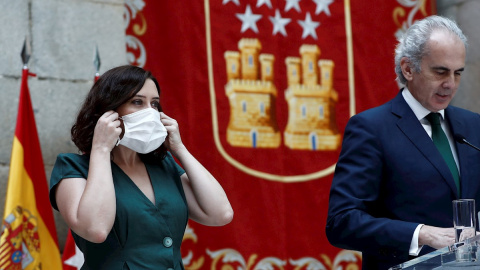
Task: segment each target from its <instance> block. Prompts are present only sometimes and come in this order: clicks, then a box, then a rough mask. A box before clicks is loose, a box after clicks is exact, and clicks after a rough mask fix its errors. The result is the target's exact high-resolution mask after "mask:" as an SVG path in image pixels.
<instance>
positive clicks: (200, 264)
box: [125, 0, 435, 269]
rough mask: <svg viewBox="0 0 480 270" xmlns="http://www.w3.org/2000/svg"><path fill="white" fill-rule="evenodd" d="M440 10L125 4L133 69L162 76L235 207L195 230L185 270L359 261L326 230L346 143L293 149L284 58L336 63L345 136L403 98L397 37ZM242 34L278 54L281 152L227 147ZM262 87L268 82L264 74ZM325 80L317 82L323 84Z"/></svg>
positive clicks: (330, 0)
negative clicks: (314, 57)
mask: <svg viewBox="0 0 480 270" xmlns="http://www.w3.org/2000/svg"><path fill="white" fill-rule="evenodd" d="M434 2H435V1H433V0H423V1H422V0H418V1H405V0H397V1H393V0H389V1H385V0H376V1H351V2H350V1H349V0H344V1H342V0H203V1H200V0H197V1H154V0H145V1H127V4H126V7H127V8H126V13H125V14H126V20H127V29H126V31H127V52H128V56H129V62H130V63H132V64H135V65H139V66H143V67H144V68H146V69H148V70H150V71H152V72H153V74H154V75H155V76H156V77H157V79H158V80H159V83H160V86H161V88H162V89H161V104H162V107H163V109H164V112H165V113H166V114H167V115H169V116H171V117H173V118H175V119H176V120H177V121H178V122H179V125H180V131H181V134H182V139H183V141H184V143H185V145H186V146H187V148H188V149H189V150H190V151H191V152H192V153H193V154H194V155H195V156H196V157H197V159H199V160H200V162H201V163H202V164H203V165H204V166H205V167H206V168H207V169H208V170H209V171H210V172H212V174H213V175H214V176H215V177H216V178H217V179H218V180H219V181H220V183H221V184H222V186H223V187H224V189H225V191H226V192H227V195H228V197H229V199H230V202H231V203H232V206H233V208H234V211H235V216H234V219H233V221H232V223H230V224H228V225H227V226H224V227H218V228H212V227H205V226H202V225H200V224H197V223H195V222H193V221H190V222H189V227H188V229H187V232H186V235H185V239H184V243H183V246H182V254H183V257H184V263H185V266H186V268H187V269H217V268H218V269H220V268H221V267H227V266H228V267H234V268H235V269H237V267H240V269H268V267H272V268H271V269H307V267H311V269H334V268H335V267H336V266H338V265H342V266H344V267H345V266H347V265H349V266H355V265H360V263H361V257H360V254H359V253H355V252H349V251H342V250H340V249H338V248H335V247H332V246H331V245H330V244H329V243H328V241H327V239H326V236H325V232H324V228H325V223H326V216H327V205H328V194H329V189H330V184H331V180H332V171H333V168H334V164H335V162H336V159H337V158H338V155H339V151H340V146H339V145H337V146H335V147H333V149H329V150H322V149H320V150H319V149H316V150H312V149H299V148H295V147H293V148H292V147H289V146H287V143H286V136H285V133H284V131H285V130H286V127H287V123H288V121H289V117H290V113H291V111H292V110H293V108H292V107H289V103H288V100H287V98H286V90H287V88H288V87H289V85H288V83H287V71H288V70H287V66H286V64H285V59H287V58H289V57H297V58H300V57H301V54H300V47H301V46H302V45H308V46H310V48H311V47H315V46H317V48H318V49H319V51H320V55H319V59H328V60H331V61H333V63H334V69H333V74H330V75H332V83H333V89H331V90H330V93H332V92H333V93H334V94H332V96H335V97H337V98H338V99H335V98H333V99H330V103H329V104H330V105H331V106H330V107H328V106H327V107H326V108H325V110H326V111H327V114H328V115H330V116H331V117H330V118H328V123H329V124H330V127H332V126H333V128H330V131H332V130H333V133H336V134H338V136H339V137H337V138H340V139H341V138H342V134H343V130H344V128H345V125H346V123H347V121H348V119H349V117H350V116H351V115H353V114H355V113H358V112H360V111H363V110H366V109H368V108H371V107H373V106H377V105H379V104H381V103H384V102H386V101H387V100H389V99H391V98H392V97H393V96H395V95H396V93H397V92H398V86H397V83H396V82H395V74H394V64H393V53H394V47H395V44H396V37H395V35H397V34H398V33H401V32H402V31H403V30H404V29H405V28H407V27H408V26H409V25H410V24H411V23H412V21H413V20H416V19H418V18H421V17H424V16H426V15H429V14H432V13H434V8H435V7H434V4H433V3H434ZM275 19H283V20H277V22H276V23H275ZM305 25H307V26H305ZM243 38H250V39H254V40H255V42H257V44H261V45H260V46H259V47H257V48H261V49H260V50H259V53H260V54H269V55H273V58H274V62H273V64H272V66H271V68H272V70H273V79H272V80H271V82H272V84H273V85H274V86H275V89H276V90H275V91H274V94H272V95H270V96H269V98H270V99H269V100H270V102H271V104H270V105H268V106H267V109H268V111H267V114H268V113H270V114H268V116H269V117H270V124H271V123H273V126H276V129H277V134H279V136H280V138H281V139H280V143H279V145H277V146H275V147H270V148H265V147H261V146H260V147H258V146H257V147H254V146H238V145H234V144H232V143H231V142H230V141H229V140H227V133H228V131H227V130H228V129H229V127H230V126H229V124H230V122H231V121H233V120H232V118H231V117H233V116H232V115H234V114H235V113H236V112H235V111H234V110H233V109H232V108H231V104H230V103H229V96H227V93H226V90H225V85H226V84H227V83H228V82H229V79H228V77H227V68H228V66H227V65H226V60H225V52H227V51H228V52H240V50H239V42H240V40H241V39H243ZM247 43H248V42H247ZM237 68H238V66H237ZM259 70H260V69H259V68H257V69H256V71H257V72H258V73H261V72H260V71H259ZM303 72H305V71H303ZM240 77H241V75H240ZM243 79H244V80H243V82H241V83H245V84H246V85H248V82H247V80H245V78H243ZM241 80H242V78H240V81H241ZM254 81H255V82H256V83H257V84H260V85H263V84H262V83H264V81H263V82H262V79H261V78H260V75H258V78H256V79H254ZM301 83H304V81H301ZM253 84H255V83H253ZM322 84H324V82H322V80H319V81H318V83H317V84H316V87H317V88H318V87H322ZM245 87H247V86H245ZM247 88H248V87H247ZM240 92H241V91H240ZM240 92H236V94H238V95H240ZM231 98H233V99H235V97H232V96H231ZM331 100H336V102H334V101H333V102H332V101H331ZM237 117H239V118H241V116H238V115H237ZM250 117H253V116H252V115H250ZM257 124H258V123H257ZM274 129H275V128H274ZM335 129H337V131H335ZM319 138H320V139H321V138H322V137H319ZM223 269H233V268H223Z"/></svg>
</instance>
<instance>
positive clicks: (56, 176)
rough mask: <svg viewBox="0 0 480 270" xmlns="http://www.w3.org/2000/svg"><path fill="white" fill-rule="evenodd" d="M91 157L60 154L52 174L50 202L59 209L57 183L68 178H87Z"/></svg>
mask: <svg viewBox="0 0 480 270" xmlns="http://www.w3.org/2000/svg"><path fill="white" fill-rule="evenodd" d="M88 163H89V157H88V156H86V155H77V154H59V155H58V156H57V160H56V161H55V165H54V166H53V170H52V174H51V176H50V190H49V197H50V204H51V205H52V207H53V208H54V209H55V210H57V211H58V207H57V202H56V200H55V191H56V189H57V185H58V184H59V183H60V181H62V180H63V179H66V178H85V179H87V176H88Z"/></svg>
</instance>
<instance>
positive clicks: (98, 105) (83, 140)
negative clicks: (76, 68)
mask: <svg viewBox="0 0 480 270" xmlns="http://www.w3.org/2000/svg"><path fill="white" fill-rule="evenodd" d="M147 79H151V80H152V81H153V82H154V83H155V86H156V87H157V90H158V94H159V95H160V86H159V85H158V81H157V79H155V77H153V75H152V74H151V73H150V72H149V71H146V70H144V69H142V68H140V67H136V66H131V65H125V66H119V67H116V68H112V69H110V70H108V71H107V72H105V73H104V74H103V75H102V76H100V78H99V79H98V80H97V81H96V82H95V84H94V85H93V87H92V88H91V89H90V92H89V93H88V95H87V97H86V99H85V101H84V102H83V105H82V107H81V108H80V111H79V112H78V116H77V120H76V121H75V124H74V125H73V126H72V129H71V134H72V141H73V142H74V143H75V145H76V146H77V147H78V149H79V150H80V151H81V152H82V153H85V154H90V152H91V150H92V140H93V132H94V130H95V126H96V125H97V121H98V119H99V118H100V116H102V115H103V114H104V113H105V112H107V111H109V110H114V111H115V110H116V109H117V108H118V107H120V105H122V104H124V103H125V102H127V101H128V100H130V99H131V98H132V97H134V96H135V95H136V94H137V93H138V92H139V91H140V90H141V89H142V87H143V85H144V84H145V81H146V80H147ZM159 111H162V109H161V106H160V108H159ZM166 152H167V149H166V147H165V145H164V144H163V145H162V146H160V147H159V148H158V149H156V150H155V151H153V152H151V153H148V154H145V155H143V154H140V156H141V157H142V160H144V162H146V161H152V162H153V161H155V160H161V159H163V158H164V157H165V155H166Z"/></svg>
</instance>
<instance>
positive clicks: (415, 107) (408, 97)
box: [402, 87, 445, 120]
mask: <svg viewBox="0 0 480 270" xmlns="http://www.w3.org/2000/svg"><path fill="white" fill-rule="evenodd" d="M402 96H403V98H404V99H405V101H406V102H407V104H408V106H409V107H410V108H411V109H412V111H413V113H414V114H415V116H416V117H417V119H418V120H422V119H423V118H425V116H427V115H428V114H429V113H431V111H429V110H428V109H426V108H425V107H423V106H422V104H420V102H418V100H416V99H415V98H414V97H413V95H412V93H410V91H409V90H408V88H407V87H405V88H404V89H403V91H402ZM438 113H439V114H440V115H442V119H445V110H440V111H438Z"/></svg>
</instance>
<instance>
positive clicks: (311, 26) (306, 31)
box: [298, 12, 320, 39]
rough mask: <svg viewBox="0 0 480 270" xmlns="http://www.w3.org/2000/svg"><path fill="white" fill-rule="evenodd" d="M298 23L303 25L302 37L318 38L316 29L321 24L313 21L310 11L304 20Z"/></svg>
mask: <svg viewBox="0 0 480 270" xmlns="http://www.w3.org/2000/svg"><path fill="white" fill-rule="evenodd" d="M298 23H299V24H300V25H301V26H302V27H303V34H302V39H305V38H306V37H307V36H312V37H313V38H314V39H317V32H315V29H316V28H317V27H318V26H319V25H320V23H319V22H314V21H312V17H310V12H307V16H305V20H304V21H301V20H298Z"/></svg>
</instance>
